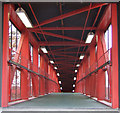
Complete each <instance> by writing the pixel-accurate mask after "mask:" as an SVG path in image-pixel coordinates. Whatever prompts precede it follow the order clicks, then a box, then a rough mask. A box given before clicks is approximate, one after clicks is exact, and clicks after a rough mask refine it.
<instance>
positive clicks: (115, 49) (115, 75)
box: [111, 3, 119, 108]
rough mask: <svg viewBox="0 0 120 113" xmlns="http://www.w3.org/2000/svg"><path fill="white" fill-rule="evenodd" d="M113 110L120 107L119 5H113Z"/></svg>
mask: <svg viewBox="0 0 120 113" xmlns="http://www.w3.org/2000/svg"><path fill="white" fill-rule="evenodd" d="M111 13H112V21H111V24H112V37H113V38H112V46H113V48H112V65H113V66H112V76H111V79H112V108H118V107H119V102H118V101H119V96H118V30H117V25H118V24H117V4H115V3H113V4H112V11H111Z"/></svg>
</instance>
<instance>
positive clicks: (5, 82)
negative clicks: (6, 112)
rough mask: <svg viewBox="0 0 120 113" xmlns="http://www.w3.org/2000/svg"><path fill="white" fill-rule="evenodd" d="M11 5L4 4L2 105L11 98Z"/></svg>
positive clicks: (5, 105)
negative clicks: (9, 63)
mask: <svg viewBox="0 0 120 113" xmlns="http://www.w3.org/2000/svg"><path fill="white" fill-rule="evenodd" d="M8 13H9V5H8V4H5V5H4V18H3V19H4V22H3V64H2V107H7V106H8V100H9V95H8V93H9V91H8V90H9V67H8V63H7V61H8V60H9V36H8V34H9V31H8V29H9V25H8V23H9V15H8Z"/></svg>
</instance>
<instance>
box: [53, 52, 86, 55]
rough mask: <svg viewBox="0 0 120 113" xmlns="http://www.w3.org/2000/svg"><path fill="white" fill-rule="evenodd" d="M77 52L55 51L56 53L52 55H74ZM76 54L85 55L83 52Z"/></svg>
mask: <svg viewBox="0 0 120 113" xmlns="http://www.w3.org/2000/svg"><path fill="white" fill-rule="evenodd" d="M76 53H77V52H74V51H56V52H54V54H55V55H56V54H76ZM78 53H80V54H85V52H82V51H80V52H78Z"/></svg>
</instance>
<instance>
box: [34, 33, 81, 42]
mask: <svg viewBox="0 0 120 113" xmlns="http://www.w3.org/2000/svg"><path fill="white" fill-rule="evenodd" d="M35 32H36V31H35ZM37 33H40V34H42V32H40V31H39V32H37ZM43 33H44V34H45V35H49V36H53V37H58V38H62V39H67V40H73V41H77V42H80V40H79V39H76V38H72V37H68V36H63V35H58V34H54V33H50V32H45V31H43Z"/></svg>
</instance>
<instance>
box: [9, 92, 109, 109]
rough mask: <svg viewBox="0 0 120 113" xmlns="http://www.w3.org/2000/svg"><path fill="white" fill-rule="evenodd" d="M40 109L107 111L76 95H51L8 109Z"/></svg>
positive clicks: (104, 106)
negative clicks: (92, 109)
mask: <svg viewBox="0 0 120 113" xmlns="http://www.w3.org/2000/svg"><path fill="white" fill-rule="evenodd" d="M26 107H27V108H31V107H34V108H36V107H37V108H40V109H83V108H85V109H86V108H87V109H88V108H90V109H91V108H94V109H96V108H98V109H107V108H109V107H108V106H106V105H103V104H101V103H99V102H96V101H95V100H93V99H90V98H89V97H87V96H85V95H82V94H78V93H56V94H55V93H53V94H49V95H46V96H42V97H39V98H35V99H33V100H29V101H26V102H23V103H19V104H16V105H12V106H10V107H9V108H26ZM109 109H110V108H109Z"/></svg>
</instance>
